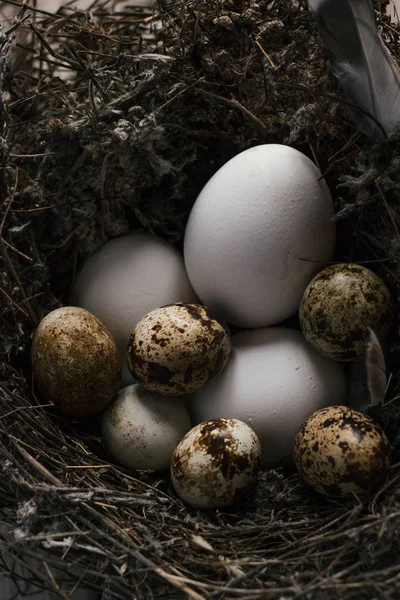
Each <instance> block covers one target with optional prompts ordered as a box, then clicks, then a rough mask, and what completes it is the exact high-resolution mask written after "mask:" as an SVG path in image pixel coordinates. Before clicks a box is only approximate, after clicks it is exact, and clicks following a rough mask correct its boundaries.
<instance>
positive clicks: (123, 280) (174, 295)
mask: <svg viewBox="0 0 400 600" xmlns="http://www.w3.org/2000/svg"><path fill="white" fill-rule="evenodd" d="M174 302H188V303H190V302H194V303H196V302H198V298H197V296H196V294H195V293H194V291H193V288H192V286H191V284H190V282H189V279H188V277H187V274H186V271H185V265H184V262H183V258H182V256H181V254H180V253H179V252H178V250H176V249H175V248H174V247H173V246H171V245H170V244H168V243H167V242H166V241H164V240H162V239H161V238H159V237H154V236H152V235H150V234H148V233H145V232H134V233H130V234H128V235H124V236H122V237H118V238H115V239H113V240H111V241H109V242H107V243H106V244H105V245H104V246H103V247H102V248H100V249H99V250H98V251H97V252H96V253H95V254H93V255H92V256H90V257H89V258H88V259H87V260H86V262H85V264H84V265H83V268H82V270H81V272H80V273H79V275H78V277H77V280H76V283H75V286H74V291H73V303H74V304H76V305H77V306H81V307H82V308H86V310H88V311H90V312H91V313H93V314H94V315H96V317H98V318H99V319H100V321H102V323H104V325H105V326H106V327H107V329H108V330H109V331H110V332H111V334H112V335H113V337H114V339H115V342H116V344H117V347H118V350H119V353H120V355H121V367H122V386H125V385H128V384H129V383H132V382H133V381H134V379H133V377H132V375H131V374H130V372H129V369H128V366H127V363H126V348H127V344H128V340H129V336H130V334H131V331H132V329H133V328H134V327H135V325H136V324H137V323H138V322H139V321H140V320H141V319H142V318H143V317H144V316H145V315H146V314H147V313H149V312H150V311H151V310H154V309H155V308H158V307H159V306H162V305H164V304H172V303H174Z"/></svg>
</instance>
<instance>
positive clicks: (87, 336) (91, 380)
mask: <svg viewBox="0 0 400 600" xmlns="http://www.w3.org/2000/svg"><path fill="white" fill-rule="evenodd" d="M32 369H33V375H34V379H35V382H36V384H37V386H38V388H39V390H40V392H41V393H42V394H43V396H44V397H45V398H46V400H48V401H50V402H54V404H56V405H57V406H58V407H59V408H60V409H61V410H63V411H64V412H65V413H67V414H69V415H72V416H75V417H87V416H90V415H94V414H97V413H100V412H101V411H103V410H104V409H105V408H106V406H108V404H109V403H110V402H111V400H112V399H113V398H114V396H115V395H116V393H117V391H118V388H119V382H120V360H119V354H118V350H117V347H116V345H115V342H114V340H113V338H112V336H111V334H110V332H109V331H108V330H107V329H106V327H105V326H104V325H103V323H101V322H100V321H99V320H98V319H97V318H96V317H95V316H94V315H92V314H91V313H90V312H88V311H87V310H84V309H83V308H78V307H76V306H64V307H63V308H58V309H56V310H53V311H52V312H51V313H49V314H48V315H46V316H45V317H44V319H42V321H41V322H40V323H39V326H38V328H37V329H36V331H35V334H34V337H33V341H32Z"/></svg>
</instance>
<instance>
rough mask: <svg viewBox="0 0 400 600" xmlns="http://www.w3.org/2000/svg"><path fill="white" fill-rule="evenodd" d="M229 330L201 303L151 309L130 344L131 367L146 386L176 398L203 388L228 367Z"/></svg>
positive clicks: (128, 355) (129, 362)
mask: <svg viewBox="0 0 400 600" xmlns="http://www.w3.org/2000/svg"><path fill="white" fill-rule="evenodd" d="M231 349H232V346H231V337H230V333H229V330H228V328H227V327H226V326H225V325H223V324H222V323H220V322H219V321H218V320H217V317H216V316H215V315H214V313H212V312H211V311H209V310H208V308H206V307H205V306H202V305H200V304H184V303H183V302H179V303H176V304H169V305H167V306H162V307H161V308H157V309H155V310H153V311H151V312H150V313H148V314H147V315H146V316H145V317H143V319H142V320H141V321H139V323H138V324H137V325H136V327H135V328H134V329H133V331H132V334H131V336H130V339H129V342H128V349H127V361H128V366H129V369H130V371H131V373H132V375H133V377H135V379H137V380H139V381H140V382H141V383H142V384H143V385H144V386H145V387H146V388H147V389H149V390H151V391H153V392H158V393H159V394H163V395H165V396H178V395H180V394H186V393H189V392H193V391H194V390H197V389H199V388H200V387H202V386H203V385H205V384H206V383H208V382H209V381H211V380H212V379H214V378H215V377H216V376H217V375H218V374H219V373H220V372H221V371H222V369H223V368H224V367H225V365H226V363H227V361H228V358H229V355H230V353H231Z"/></svg>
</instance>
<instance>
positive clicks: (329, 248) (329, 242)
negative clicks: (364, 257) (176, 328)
mask: <svg viewBox="0 0 400 600" xmlns="http://www.w3.org/2000/svg"><path fill="white" fill-rule="evenodd" d="M333 214H334V209H333V203H332V199H331V196H330V192H329V189H328V187H327V185H326V183H325V181H324V180H323V179H322V178H321V173H320V172H319V170H318V168H317V167H316V166H315V164H314V163H313V162H312V161H311V160H310V159H309V158H308V157H307V156H305V155H304V154H302V153H301V152H299V151H298V150H295V149H294V148H291V147H289V146H285V145H282V144H264V145H260V146H255V147H253V148H249V149H247V150H245V151H244V152H241V153H240V154H238V155H237V156H235V157H234V158H232V159H231V160H230V161H228V162H227V163H226V164H225V165H224V166H223V167H222V168H221V169H219V170H218V171H217V172H216V173H215V175H214V176H213V177H212V178H211V179H210V181H209V182H208V183H207V184H206V185H205V187H204V188H203V190H202V191H201V193H200V195H199V196H198V198H197V200H196V202H195V204H194V206H193V209H192V211H191V213H190V216H189V220H188V224H187V227H186V233H185V242H184V258H185V264H186V270H187V272H188V275H189V278H190V281H191V283H192V285H193V287H194V290H195V291H196V293H197V295H198V296H199V298H200V299H201V301H202V302H203V303H204V304H205V305H207V306H209V307H210V309H211V310H215V311H216V312H217V313H218V314H220V315H221V317H222V318H224V319H225V320H226V321H227V322H228V323H231V324H233V325H238V326H240V327H246V328H248V327H264V326H267V325H274V324H276V323H279V322H281V321H283V320H284V319H286V318H287V317H289V316H290V315H292V314H294V313H295V312H296V311H297V310H298V307H299V304H300V300H301V296H302V294H303V292H304V289H305V288H306V286H307V284H308V283H309V281H310V280H311V279H312V277H313V276H314V275H315V274H316V273H318V271H319V270H321V269H322V268H323V267H324V266H325V265H326V264H327V263H328V261H329V260H331V258H332V253H333V248H334V242H335V233H336V228H335V223H334V222H333V220H332V217H333Z"/></svg>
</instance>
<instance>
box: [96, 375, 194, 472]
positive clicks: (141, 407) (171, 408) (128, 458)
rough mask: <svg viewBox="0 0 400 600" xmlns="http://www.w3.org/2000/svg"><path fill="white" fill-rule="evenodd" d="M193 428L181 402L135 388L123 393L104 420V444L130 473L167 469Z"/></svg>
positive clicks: (128, 387)
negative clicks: (177, 447)
mask: <svg viewBox="0 0 400 600" xmlns="http://www.w3.org/2000/svg"><path fill="white" fill-rule="evenodd" d="M190 428H191V422H190V417H189V414H188V411H187V409H186V407H185V405H184V403H183V401H182V400H181V399H180V398H176V397H175V398H166V397H165V396H160V395H159V394H155V393H154V392H150V391H148V390H146V389H145V388H144V387H143V386H142V385H140V384H138V383H137V384H133V385H129V386H127V387H125V388H124V389H122V390H120V392H119V394H118V396H117V398H116V400H115V401H114V402H113V403H112V404H111V405H110V406H109V407H108V409H107V410H106V411H105V412H104V414H103V418H102V443H103V446H104V448H105V450H106V451H107V452H108V454H109V455H110V456H111V457H112V458H113V459H115V460H116V461H117V462H118V463H119V464H120V465H122V466H124V467H126V468H127V469H130V470H135V469H151V470H153V471H162V470H164V469H168V467H169V465H170V461H171V456H172V453H173V452H174V450H175V448H176V446H177V445H178V443H179V442H180V440H181V439H182V437H183V436H184V435H185V434H186V432H187V431H189V429H190Z"/></svg>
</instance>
